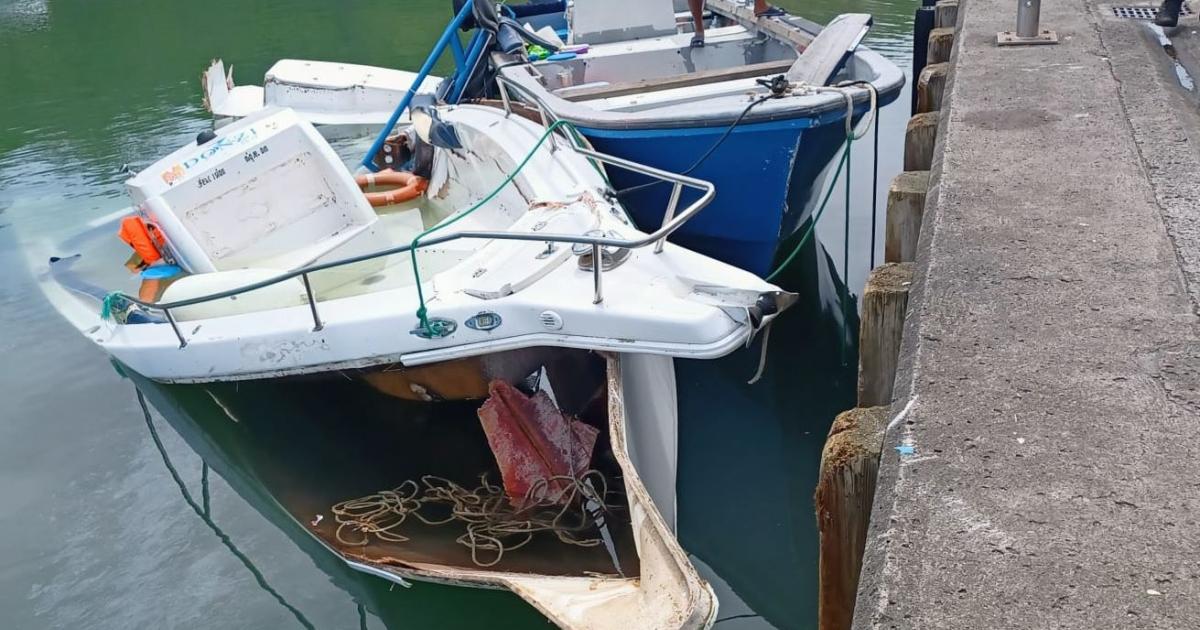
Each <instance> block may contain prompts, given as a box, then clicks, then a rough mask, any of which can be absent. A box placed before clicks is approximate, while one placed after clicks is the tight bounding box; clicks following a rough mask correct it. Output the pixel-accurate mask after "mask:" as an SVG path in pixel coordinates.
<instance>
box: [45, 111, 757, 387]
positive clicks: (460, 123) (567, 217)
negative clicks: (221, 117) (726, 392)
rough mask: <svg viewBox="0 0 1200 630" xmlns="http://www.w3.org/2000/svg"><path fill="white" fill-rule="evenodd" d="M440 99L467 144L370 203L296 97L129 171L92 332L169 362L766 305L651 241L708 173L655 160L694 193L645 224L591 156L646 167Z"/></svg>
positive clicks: (709, 267)
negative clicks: (122, 246) (420, 182)
mask: <svg viewBox="0 0 1200 630" xmlns="http://www.w3.org/2000/svg"><path fill="white" fill-rule="evenodd" d="M440 111H441V112H442V114H441V116H442V117H443V118H444V120H443V121H441V122H439V123H438V124H439V125H440V128H441V129H445V130H449V133H450V134H452V135H454V136H456V138H455V139H454V142H456V143H457V145H456V146H454V147H452V148H437V149H435V150H434V154H433V157H432V164H431V166H430V167H429V169H430V172H429V173H428V175H429V176H428V178H427V179H428V182H427V184H426V186H427V190H426V192H425V193H423V194H421V195H419V196H418V197H416V198H414V199H412V200H411V201H408V202H405V203H402V204H398V205H391V206H386V207H382V208H378V209H376V208H373V207H372V206H371V205H370V204H369V203H368V201H367V199H366V198H365V197H364V195H363V193H362V192H361V191H360V187H359V186H358V185H357V184H356V182H355V179H354V178H353V177H351V175H350V173H349V171H348V170H347V169H346V168H345V166H344V165H343V164H342V162H341V160H340V158H338V156H337V155H336V154H335V153H334V151H333V150H332V149H331V148H330V146H329V145H328V144H327V143H326V142H325V141H324V140H323V139H322V138H321V137H320V135H318V134H317V133H316V132H315V130H314V129H313V127H312V126H311V125H309V124H308V123H306V122H304V121H302V120H300V119H299V118H298V117H297V116H296V114H295V113H293V112H291V111H288V110H277V111H272V112H266V113H263V114H260V115H256V116H253V117H251V118H249V119H246V120H244V121H241V122H239V123H236V124H234V125H230V126H228V127H225V128H223V129H221V130H220V131H219V132H217V133H216V134H215V136H214V137H213V138H212V139H211V140H209V141H208V142H206V143H204V144H201V145H192V146H188V147H185V148H183V149H181V150H179V151H177V152H176V153H174V154H172V155H171V156H169V157H167V158H165V159H164V160H162V161H160V162H158V163H157V164H155V165H153V166H150V167H149V168H147V169H145V170H144V171H142V172H141V173H140V174H138V175H137V176H136V177H134V178H133V179H131V180H130V181H129V189H130V193H131V195H132V196H133V198H134V201H135V202H137V210H136V216H135V217H134V218H133V222H134V225H133V226H132V228H133V229H134V230H136V229H137V227H138V224H142V225H145V226H146V232H147V233H149V234H150V235H151V237H152V240H154V241H155V243H154V247H152V248H151V250H150V251H149V252H148V253H146V254H142V255H141V258H142V261H141V262H142V265H143V266H142V268H141V275H140V276H139V275H131V276H127V278H126V279H125V282H124V283H118V284H114V285H109V286H108V287H107V289H108V290H109V291H110V292H113V293H109V294H108V296H107V305H108V306H109V307H111V308H110V310H112V311H113V312H114V313H115V316H116V317H115V321H101V320H100V316H99V312H100V309H99V308H96V306H95V303H94V302H93V303H92V306H91V307H90V308H91V310H92V312H94V313H96V314H95V315H94V316H93V317H92V319H93V320H94V321H93V322H91V325H89V326H87V327H86V329H88V330H90V332H89V337H91V338H92V339H93V340H94V341H96V343H98V344H100V346H101V347H103V348H104V349H105V350H106V351H107V352H109V353H110V354H111V355H112V356H113V357H115V358H116V359H118V360H120V361H121V362H122V363H124V364H126V365H128V366H129V367H130V368H132V369H133V370H134V371H136V372H138V373H139V374H142V375H144V376H147V377H149V378H152V379H155V380H158V381H162V382H176V383H180V382H205V381H224V380H236V379H250V378H269V377H276V376H284V375H292V374H304V373H312V372H321V371H330V370H338V369H348V368H366V367H370V366H373V365H385V364H393V363H401V364H403V365H409V366H412V365H421V364H426V363H432V362H438V361H446V360H450V359H458V358H463V357H471V356H478V355H484V354H490V353H493V352H498V351H501V350H510V349H514V348H521V347H531V346H560V347H574V348H587V349H593V350H611V351H617V352H639V353H648V354H661V355H671V356H685V357H695V358H711V357H717V356H722V355H724V354H727V353H728V352H730V351H732V350H733V349H734V348H737V347H738V346H740V345H742V344H744V343H745V342H746V340H747V339H749V338H750V337H751V336H752V335H753V334H754V332H755V331H756V330H757V329H758V328H759V327H760V326H762V325H764V324H765V323H767V322H769V321H770V320H771V318H773V317H774V315H775V314H776V312H777V311H778V308H779V304H778V297H779V296H780V294H779V292H778V289H777V288H776V287H774V286H772V285H770V284H768V283H766V282H764V281H762V280H759V279H757V278H755V277H754V276H752V275H750V274H748V273H744V272H741V271H739V270H737V269H735V268H733V267H730V266H728V265H725V264H722V263H719V262H716V261H713V260H711V259H708V258H705V257H703V256H700V255H698V254H695V253H693V252H690V251H687V250H685V249H682V248H679V247H674V246H672V245H671V244H669V243H666V244H664V243H663V242H662V241H663V240H664V237H665V236H666V235H667V234H669V233H670V232H671V231H673V230H674V229H676V228H677V227H678V226H679V225H681V224H683V223H684V222H686V221H687V220H688V219H689V218H691V217H692V216H694V215H695V214H696V213H697V212H699V210H700V209H701V208H702V207H703V206H704V204H705V203H707V201H708V200H709V199H710V198H711V197H712V195H713V192H712V187H711V185H709V184H707V183H706V182H702V181H699V180H695V179H691V178H687V177H679V176H676V175H672V174H669V173H663V172H657V171H648V172H650V173H651V174H652V175H653V176H656V177H663V178H665V179H667V180H669V181H671V182H672V183H674V184H675V185H677V186H680V187H683V186H688V187H694V188H697V189H699V190H701V191H703V192H704V194H703V195H702V197H701V198H700V199H699V200H698V201H697V202H695V203H693V204H692V205H690V206H689V207H687V208H685V209H683V210H682V211H681V212H679V213H678V214H677V215H675V216H674V217H673V218H671V219H670V220H669V221H668V222H667V225H666V226H664V228H663V229H662V230H660V231H659V232H656V233H655V234H644V233H641V232H639V231H638V230H636V229H635V228H634V227H632V225H631V224H630V223H629V220H628V218H627V217H626V216H625V215H624V213H623V211H622V210H621V208H620V206H619V205H618V204H616V203H615V202H612V201H609V200H608V199H606V193H605V186H606V184H605V181H604V179H603V177H602V175H601V174H600V171H599V170H598V169H597V167H596V165H595V164H594V163H593V162H591V161H590V160H589V159H588V158H589V157H591V158H594V159H601V160H605V161H609V162H610V163H615V164H618V165H626V166H631V167H634V168H639V169H640V168H642V167H640V166H635V165H630V164H629V163H625V162H623V161H619V160H613V159H612V158H607V157H604V156H600V155H599V154H595V153H590V152H587V151H585V150H582V149H572V148H570V147H568V146H567V142H568V140H566V139H565V137H564V136H560V135H558V134H557V133H553V132H548V131H547V130H545V129H543V128H542V127H540V126H538V125H536V124H534V123H532V122H530V121H527V120H524V119H521V118H519V117H516V116H512V117H506V116H505V114H504V112H503V111H502V110H499V109H494V108H489V107H479V106H461V107H455V108H448V109H444V110H440ZM434 131H435V132H436V131H437V129H435V130H434ZM433 140H434V141H437V140H436V138H435V139H433ZM424 142H425V141H422V143H423V144H424ZM555 147H557V150H554V149H555ZM508 184H511V185H508ZM126 223H129V221H128V220H127V221H126ZM451 226H452V227H451ZM125 227H130V226H128V225H126V226H125ZM597 258H599V259H600V261H601V264H599V265H596V264H594V261H595V260H596V259H597ZM75 262H76V261H75V260H73V259H62V260H59V261H57V262H55V263H54V265H53V267H54V268H64V267H68V266H70V265H74V264H75ZM146 263H151V264H146ZM170 266H174V267H176V268H178V269H179V272H178V274H177V275H175V276H165V275H164V274H163V273H162V272H161V271H160V269H164V268H170ZM114 267H115V266H114ZM95 284H99V283H95ZM122 291H125V292H122ZM81 297H82V299H83V300H85V302H86V301H88V300H89V299H94V297H95V296H94V294H93V295H89V294H87V293H86V292H85V293H84V294H82V296H81ZM148 298H149V299H148ZM381 331H386V332H385V333H383V334H381Z"/></svg>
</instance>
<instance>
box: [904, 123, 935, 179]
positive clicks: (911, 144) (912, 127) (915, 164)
mask: <svg viewBox="0 0 1200 630" xmlns="http://www.w3.org/2000/svg"><path fill="white" fill-rule="evenodd" d="M937 126H938V113H937V112H925V113H921V114H917V115H916V116H913V117H912V118H910V119H909V120H908V129H907V131H905V134H904V170H906V171H928V170H930V168H931V167H932V166H933V145H934V143H935V142H936V141H937Z"/></svg>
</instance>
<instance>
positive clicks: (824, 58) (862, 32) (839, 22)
mask: <svg viewBox="0 0 1200 630" xmlns="http://www.w3.org/2000/svg"><path fill="white" fill-rule="evenodd" d="M872 22H873V18H872V17H871V14H869V13H843V14H842V15H839V16H837V17H836V18H834V19H833V20H832V21H831V22H829V24H828V25H826V26H825V28H824V29H822V30H821V32H820V33H818V34H817V36H816V37H815V38H813V40H812V42H811V43H809V45H808V47H807V48H805V49H804V52H803V53H801V54H800V57H798V58H797V59H796V62H795V63H794V64H792V67H791V68H789V69H788V71H787V78H788V79H789V80H791V81H803V82H805V83H807V84H809V85H827V84H828V83H829V81H830V80H831V79H832V78H833V77H834V75H836V74H837V73H838V72H839V71H840V70H841V69H842V66H843V65H845V64H846V61H847V60H849V59H850V56H851V55H853V54H854V50H855V49H856V48H858V44H859V42H861V41H862V39H863V37H865V36H866V35H867V31H869V30H871V24H872Z"/></svg>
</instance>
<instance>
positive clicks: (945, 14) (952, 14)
mask: <svg viewBox="0 0 1200 630" xmlns="http://www.w3.org/2000/svg"><path fill="white" fill-rule="evenodd" d="M957 25H958V0H938V3H937V4H936V5H934V7H933V27H934V28H954V27H955V26H957Z"/></svg>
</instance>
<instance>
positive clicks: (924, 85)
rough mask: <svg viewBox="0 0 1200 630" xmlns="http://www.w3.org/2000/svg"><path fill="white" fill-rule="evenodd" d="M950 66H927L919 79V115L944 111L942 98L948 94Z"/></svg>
mask: <svg viewBox="0 0 1200 630" xmlns="http://www.w3.org/2000/svg"><path fill="white" fill-rule="evenodd" d="M949 72H950V64H948V63H935V64H930V65H928V66H925V68H924V69H922V70H921V75H920V76H919V77H918V78H917V87H916V90H917V113H918V114H920V113H924V112H936V111H938V110H940V109H942V96H943V95H944V94H945V93H946V75H947V74H949Z"/></svg>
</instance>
